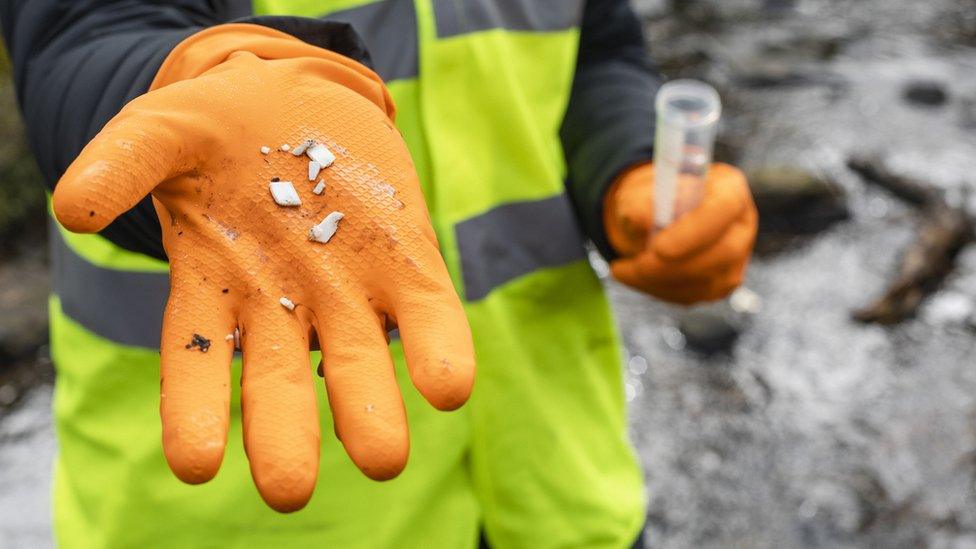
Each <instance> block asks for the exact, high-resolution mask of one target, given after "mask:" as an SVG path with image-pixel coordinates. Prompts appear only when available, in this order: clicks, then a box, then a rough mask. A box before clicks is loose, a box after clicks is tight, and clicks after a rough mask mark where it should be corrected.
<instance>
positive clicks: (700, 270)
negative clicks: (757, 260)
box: [604, 164, 759, 305]
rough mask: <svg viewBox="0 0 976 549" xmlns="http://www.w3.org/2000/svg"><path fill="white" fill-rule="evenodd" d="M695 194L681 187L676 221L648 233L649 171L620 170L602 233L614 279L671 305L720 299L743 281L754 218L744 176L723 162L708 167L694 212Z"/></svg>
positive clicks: (651, 172)
mask: <svg viewBox="0 0 976 549" xmlns="http://www.w3.org/2000/svg"><path fill="white" fill-rule="evenodd" d="M694 192H695V191H694V189H692V188H690V187H688V186H680V187H679V189H678V200H677V207H676V221H674V222H673V223H672V224H671V225H669V226H667V227H665V228H664V229H661V230H659V231H653V217H654V166H653V165H652V164H642V165H639V166H636V167H634V168H632V169H630V170H629V171H627V172H625V173H624V174H623V175H622V176H621V177H620V178H619V179H618V180H617V181H616V182H614V184H613V186H612V187H611V188H610V190H609V192H608V193H607V197H606V199H605V203H604V227H605V228H606V231H607V237H608V238H609V240H610V243H611V245H613V247H614V249H615V250H616V251H617V252H618V253H619V254H620V255H621V258H620V259H617V260H615V261H613V262H612V263H611V272H612V273H613V276H614V278H616V279H617V280H619V281H621V282H623V283H624V284H627V285H628V286H631V287H633V288H635V289H637V290H640V291H642V292H645V293H647V294H650V295H652V296H655V297H657V298H660V299H663V300H665V301H670V302H672V303H679V304H683V305H690V304H693V303H696V302H701V301H714V300H716V299H721V298H723V297H725V296H726V295H728V294H729V293H730V292H731V291H732V290H734V289H735V288H736V287H737V286H738V285H739V284H741V283H742V279H743V277H744V276H745V270H746V266H747V265H748V262H749V255H750V254H751V252H752V247H753V244H754V243H755V238H756V230H757V226H758V219H759V218H758V215H757V213H756V207H755V204H754V203H753V201H752V195H751V194H750V192H749V185H748V184H747V183H746V178H745V176H744V175H743V174H742V172H741V171H739V170H738V169H737V168H735V167H733V166H729V165H728V164H713V165H712V166H711V167H710V168H709V170H708V176H707V178H706V181H705V187H704V192H703V193H702V196H701V197H700V199H701V202H700V204H698V205H697V206H690V205H689V204H690V203H693V202H694V201H696V198H698V197H693V194H694Z"/></svg>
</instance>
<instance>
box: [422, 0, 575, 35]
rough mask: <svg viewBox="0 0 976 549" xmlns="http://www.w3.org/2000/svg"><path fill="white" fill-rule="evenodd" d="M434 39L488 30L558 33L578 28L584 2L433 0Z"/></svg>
mask: <svg viewBox="0 0 976 549" xmlns="http://www.w3.org/2000/svg"><path fill="white" fill-rule="evenodd" d="M433 3H434V15H435V16H436V17H437V36H438V38H447V37H450V36H457V35H460V34H467V33H470V32H478V31H483V30H489V29H506V30H513V31H537V32H545V31H560V30H566V29H570V28H573V27H575V26H577V25H579V23H580V21H581V20H582V18H583V0H433Z"/></svg>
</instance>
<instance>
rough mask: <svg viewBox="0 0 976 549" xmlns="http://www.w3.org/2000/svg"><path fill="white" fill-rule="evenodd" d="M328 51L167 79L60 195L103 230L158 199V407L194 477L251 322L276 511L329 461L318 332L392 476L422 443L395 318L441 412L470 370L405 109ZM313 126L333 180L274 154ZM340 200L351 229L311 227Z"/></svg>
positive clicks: (217, 433)
mask: <svg viewBox="0 0 976 549" xmlns="http://www.w3.org/2000/svg"><path fill="white" fill-rule="evenodd" d="M229 27H232V32H231V34H232V35H233V36H231V37H230V39H236V40H237V41H238V42H247V39H248V38H247V32H249V31H246V30H245V32H244V36H243V37H242V35H241V32H240V27H242V25H231V26H229ZM205 32H209V31H205ZM274 35H275V33H274V31H267V30H266V31H262V38H261V40H271V41H272V42H274V41H276V40H293V39H291V38H288V37H286V35H280V37H279V36H274ZM269 36H270V37H271V38H269ZM211 38H213V36H212V35H211ZM206 42H207V41H206V40H203V41H200V42H199V43H198V44H197V45H196V47H197V48H200V47H204V46H205V45H206ZM226 42H227V41H226V40H225V41H224V42H223V43H226ZM279 45H280V44H279ZM274 47H278V46H274ZM290 47H291V45H290V44H285V45H284V49H288V48H290ZM297 47H299V48H309V47H310V46H307V45H302V46H297ZM272 49H273V48H272ZM197 51H198V52H199V49H198V50H197ZM190 53H192V52H190ZM204 53H206V52H204ZM329 53H330V52H324V50H323V54H322V56H321V57H315V56H313V57H308V56H302V57H295V58H284V59H266V58H262V57H259V56H258V55H255V54H254V53H251V52H248V51H238V52H235V53H231V54H230V55H228V56H225V58H224V59H223V60H222V61H221V62H220V63H219V64H216V65H215V66H213V67H212V68H209V69H208V70H205V71H198V72H200V73H199V74H194V75H193V77H192V78H187V79H183V80H180V81H176V82H174V83H170V84H168V85H165V86H163V87H159V88H157V89H154V90H153V91H151V92H149V93H147V94H145V95H143V96H142V97H140V98H138V99H136V100H134V101H132V102H131V103H130V104H129V105H127V106H126V107H125V108H124V109H123V110H122V111H121V112H120V113H119V114H118V116H116V117H115V118H114V119H113V120H112V121H111V122H110V123H109V124H107V125H106V126H105V128H104V129H103V130H102V132H101V133H99V134H98V136H96V137H95V139H94V140H93V141H92V142H91V143H90V144H89V145H88V146H87V147H86V148H85V149H84V150H83V151H82V153H81V155H80V156H79V157H78V158H77V159H76V160H75V162H74V163H73V164H72V165H71V166H70V168H69V169H68V171H67V172H66V173H65V175H64V177H63V178H62V179H61V181H60V182H59V184H58V186H57V188H56V191H55V193H54V198H53V201H54V211H55V214H56V216H57V218H58V220H59V221H60V222H61V223H62V224H63V225H64V226H65V227H67V228H68V229H70V230H72V231H77V232H95V231H98V230H101V229H102V228H104V227H105V226H106V225H107V224H108V223H110V222H111V221H112V220H113V219H114V218H115V217H117V216H118V215H120V214H121V213H123V212H125V211H126V210H128V209H129V208H131V207H132V206H134V205H135V204H136V203H137V202H139V200H141V199H142V198H143V197H144V196H145V195H146V194H148V193H151V194H152V196H153V199H154V203H155V204H156V208H157V213H158V214H159V218H160V223H161V225H162V228H163V244H164V247H165V249H166V252H167V255H168V256H169V260H170V279H171V293H170V298H169V302H168V304H167V307H166V312H165V317H164V322H163V333H162V348H161V355H162V360H161V363H162V372H161V376H162V387H161V394H162V398H161V404H160V411H161V416H162V428H163V447H164V451H165V454H166V458H167V461H168V462H169V464H170V467H171V468H172V470H173V471H174V473H175V474H176V475H177V476H178V477H179V478H181V479H182V480H184V481H186V482H189V483H200V482H205V481H207V480H209V479H210V478H212V477H213V476H214V475H215V474H216V473H217V469H218V468H219V466H220V462H221V460H222V458H223V452H224V447H225V443H226V438H227V429H228V418H229V402H230V386H229V384H230V361H231V358H232V354H233V351H234V341H233V337H232V334H233V333H234V330H235V328H239V330H240V336H241V338H240V339H241V346H242V350H243V355H244V366H243V368H244V369H243V377H242V397H241V400H242V413H243V428H244V442H245V449H246V451H247V455H248V458H249V461H250V466H251V472H252V475H253V477H254V480H255V483H256V485H257V487H258V490H259V491H260V493H261V495H262V497H263V498H264V499H265V501H267V502H268V504H269V505H271V506H272V507H274V508H275V509H278V510H280V511H291V510H295V509H299V508H301V507H302V506H304V505H305V503H306V502H307V501H308V499H309V498H310V497H311V494H312V490H313V488H314V486H315V482H316V475H317V472H318V460H319V446H320V439H319V437H320V434H319V431H320V429H319V425H318V413H317V405H316V402H315V395H314V391H313V385H312V383H313V382H314V377H313V374H312V368H311V365H310V364H309V355H308V351H309V347H310V342H311V341H312V338H317V340H318V343H319V345H320V346H321V348H322V350H323V365H322V366H323V371H324V376H325V382H326V387H327V390H328V396H329V404H330V406H331V407H332V413H333V416H334V419H335V426H336V435H337V436H338V437H339V439H340V440H341V441H342V443H343V445H344V446H345V449H346V451H347V452H348V454H349V456H350V457H351V458H352V460H353V461H354V462H355V463H356V465H357V466H359V468H360V469H361V470H362V471H363V472H364V473H365V474H366V475H368V476H369V477H371V478H374V479H388V478H392V477H394V476H396V475H397V474H398V473H399V472H400V471H401V470H402V469H403V467H404V466H405V464H406V460H407V455H408V453H409V441H408V434H407V424H406V416H405V411H404V406H403V401H402V399H401V396H400V393H399V389H398V386H397V383H396V380H395V377H394V370H393V364H392V360H391V357H390V354H389V351H388V348H387V340H386V330H387V329H388V328H392V327H393V326H397V327H398V328H399V331H400V337H401V339H402V341H403V345H404V349H405V354H406V357H407V363H408V369H409V372H410V376H411V378H412V381H413V382H414V384H415V385H416V387H417V388H418V389H419V391H420V392H421V393H422V394H423V395H424V397H425V398H426V399H427V400H428V401H429V402H430V403H431V404H433V405H434V406H435V407H437V408H438V409H441V410H450V409H454V408H457V407H458V406H460V405H461V404H463V403H464V402H465V400H466V399H467V397H468V395H469V393H470V391H471V387H472V383H473V376H474V351H473V346H472V343H471V336H470V331H469V328H468V324H467V320H466V318H465V316H464V312H463V310H462V307H461V303H460V300H459V298H458V297H457V294H456V293H455V291H454V289H453V286H452V284H451V281H450V279H449V276H448V273H447V269H446V267H445V265H444V261H443V259H442V258H441V256H440V253H439V251H438V248H437V241H436V238H435V236H434V232H433V230H432V228H431V225H430V220H429V216H428V213H427V209H426V206H425V204H424V197H423V195H422V193H421V191H420V186H419V184H418V180H417V175H416V172H415V170H414V167H413V164H412V161H411V159H410V155H409V153H408V152H407V149H406V146H405V145H404V143H403V141H402V139H401V137H400V134H399V132H398V131H397V129H396V128H395V127H394V125H393V123H392V121H391V120H390V117H389V116H388V115H390V114H392V104H390V105H384V104H382V102H383V97H386V98H387V99H388V96H385V95H384V94H379V95H376V94H374V95H376V97H379V99H376V97H366V96H365V95H364V94H363V93H360V92H357V91H354V88H356V87H357V86H358V87H361V88H362V89H375V88H376V86H375V83H374V82H373V80H372V79H375V80H376V81H378V78H377V77H375V75H373V74H372V73H371V72H369V71H368V70H367V69H365V68H363V67H358V68H357V67H356V66H354V64H353V63H352V62H351V61H349V60H345V59H344V58H343V59H344V61H343V62H336V59H335V58H336V57H338V56H336V55H334V54H330V55H325V54H329ZM364 75H365V76H364ZM367 76H368V77H367ZM380 87H381V84H380ZM384 92H385V90H384ZM378 102H379V103H380V104H378ZM306 139H314V140H316V141H318V142H320V143H323V144H325V145H326V146H327V147H328V148H329V149H330V150H331V151H332V152H333V153H334V154H335V156H336V160H335V163H334V164H333V165H332V166H331V167H329V168H326V169H323V170H322V172H321V174H320V175H319V176H318V177H317V178H316V181H317V180H318V179H319V178H321V179H324V181H325V184H326V188H325V192H323V193H322V194H321V195H316V194H314V193H313V192H312V189H313V187H314V186H315V183H316V181H311V182H310V181H309V180H308V161H309V159H308V158H307V157H306V156H300V157H299V156H294V155H292V154H291V153H288V152H282V151H279V150H277V149H278V147H279V146H281V145H282V144H285V143H287V144H291V146H295V145H297V144H299V143H301V142H302V141H304V140H306ZM262 146H268V147H270V148H271V149H272V152H271V153H270V154H266V155H265V154H262V153H261V152H260V149H261V147H262ZM273 178H280V179H281V180H284V181H291V182H292V183H293V184H294V187H295V189H296V190H297V191H298V195H299V197H300V199H301V205H300V206H298V207H282V206H279V205H278V204H276V203H275V201H274V200H273V199H272V196H271V194H270V192H269V182H270V181H271V180H272V179H273ZM331 212H341V213H342V214H344V218H343V219H342V220H341V222H340V223H339V228H338V231H337V232H336V233H335V235H334V236H333V237H332V238H331V240H329V241H328V242H326V243H320V242H313V241H310V240H309V230H310V229H311V227H312V226H314V225H316V224H317V223H319V222H320V221H322V220H323V218H325V217H326V216H327V215H328V214H329V213H331ZM282 297H285V298H287V299H288V300H290V301H291V302H293V303H294V304H295V308H294V310H290V309H289V308H287V307H285V306H283V305H282V304H281V302H280V300H281V298H282Z"/></svg>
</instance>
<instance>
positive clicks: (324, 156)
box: [305, 143, 336, 168]
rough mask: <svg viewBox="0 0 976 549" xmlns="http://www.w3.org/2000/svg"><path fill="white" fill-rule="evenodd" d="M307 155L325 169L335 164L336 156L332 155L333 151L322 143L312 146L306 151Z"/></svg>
mask: <svg viewBox="0 0 976 549" xmlns="http://www.w3.org/2000/svg"><path fill="white" fill-rule="evenodd" d="M305 154H307V155H308V157H309V158H311V159H312V160H313V161H315V162H318V163H319V165H320V166H322V167H323V168H328V167H329V166H331V165H332V163H333V162H335V158H336V157H335V155H334V154H332V151H330V150H329V149H328V148H326V146H325V145H323V144H321V143H316V144H314V145H312V146H311V147H310V148H309V149H308V150H307V151H305Z"/></svg>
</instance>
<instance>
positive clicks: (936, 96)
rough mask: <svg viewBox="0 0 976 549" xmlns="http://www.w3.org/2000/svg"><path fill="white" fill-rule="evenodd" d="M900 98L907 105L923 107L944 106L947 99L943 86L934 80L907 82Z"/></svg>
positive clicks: (947, 95)
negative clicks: (902, 98)
mask: <svg viewBox="0 0 976 549" xmlns="http://www.w3.org/2000/svg"><path fill="white" fill-rule="evenodd" d="M902 96H903V97H904V98H905V101H907V102H908V103H910V104H913V105H920V106H924V107H938V106H941V105H944V104H945V102H946V101H947V100H948V99H949V94H948V93H947V92H946V90H945V86H944V85H943V84H942V83H941V82H937V81H935V80H915V81H913V82H909V83H908V84H907V85H906V86H905V91H904V92H903V94H902Z"/></svg>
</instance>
